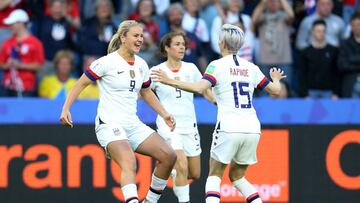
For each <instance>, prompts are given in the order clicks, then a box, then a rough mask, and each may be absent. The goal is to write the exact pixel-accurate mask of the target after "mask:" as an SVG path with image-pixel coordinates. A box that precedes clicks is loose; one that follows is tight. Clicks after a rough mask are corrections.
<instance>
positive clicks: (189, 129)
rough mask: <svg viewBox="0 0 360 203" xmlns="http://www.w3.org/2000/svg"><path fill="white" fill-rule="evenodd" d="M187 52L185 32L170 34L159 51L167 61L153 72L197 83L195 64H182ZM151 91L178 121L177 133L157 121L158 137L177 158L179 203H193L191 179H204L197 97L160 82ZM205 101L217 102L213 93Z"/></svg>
mask: <svg viewBox="0 0 360 203" xmlns="http://www.w3.org/2000/svg"><path fill="white" fill-rule="evenodd" d="M186 48H187V40H186V36H185V34H184V33H183V32H170V33H168V34H166V35H165V36H164V37H163V38H162V40H161V42H160V47H159V53H160V54H161V55H162V56H163V57H165V58H167V60H166V61H165V62H163V63H161V64H159V65H157V66H154V67H152V68H151V69H150V72H151V71H152V70H162V71H164V72H165V73H166V74H167V75H168V76H169V77H171V78H173V79H175V80H181V81H186V82H197V81H199V80H201V78H202V75H201V73H200V71H199V70H198V68H197V67H196V66H195V64H193V63H187V62H184V61H182V59H183V58H184V54H185V51H186ZM151 88H152V89H153V90H154V91H155V92H156V94H157V96H158V98H159V100H160V102H161V104H162V105H163V106H164V108H165V109H166V110H167V111H169V112H170V113H171V115H173V116H174V117H175V119H176V129H175V130H174V132H171V131H170V130H169V127H168V126H167V125H166V123H165V122H164V120H163V119H162V118H161V117H159V116H158V117H157V119H156V125H157V128H158V133H159V134H160V135H161V136H162V137H163V138H164V139H165V140H167V141H168V142H169V143H170V144H171V146H172V147H173V149H174V150H175V151H176V154H177V161H176V164H175V171H176V176H173V178H174V177H176V178H174V179H173V181H174V187H173V190H174V193H175V195H176V196H177V198H178V200H179V202H189V201H190V196H189V183H188V178H191V179H193V180H195V179H198V178H199V177H200V171H201V167H200V153H201V146H200V136H199V132H198V129H197V124H196V115H195V109H194V103H193V97H194V94H193V93H191V92H185V91H182V90H180V89H178V88H173V87H170V86H168V85H164V84H162V83H160V82H153V83H151ZM205 97H206V98H208V100H210V101H211V102H215V97H214V95H213V93H212V91H211V89H210V88H209V89H207V91H205Z"/></svg>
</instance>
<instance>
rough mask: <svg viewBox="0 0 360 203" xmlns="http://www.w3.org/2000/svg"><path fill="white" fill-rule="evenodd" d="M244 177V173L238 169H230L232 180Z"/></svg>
mask: <svg viewBox="0 0 360 203" xmlns="http://www.w3.org/2000/svg"><path fill="white" fill-rule="evenodd" d="M242 177H244V173H239V172H237V171H231V170H230V171H229V179H230V181H231V182H234V181H236V180H239V179H240V178H242Z"/></svg>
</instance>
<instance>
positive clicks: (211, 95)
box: [204, 88, 216, 104]
mask: <svg viewBox="0 0 360 203" xmlns="http://www.w3.org/2000/svg"><path fill="white" fill-rule="evenodd" d="M204 97H205V99H206V100H208V101H209V102H211V103H214V104H216V98H215V95H214V93H213V91H212V90H211V88H208V89H207V90H205V91H204Z"/></svg>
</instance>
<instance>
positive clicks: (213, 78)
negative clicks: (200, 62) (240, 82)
mask: <svg viewBox="0 0 360 203" xmlns="http://www.w3.org/2000/svg"><path fill="white" fill-rule="evenodd" d="M203 78H204V79H210V83H211V84H212V86H215V85H216V82H217V81H216V78H215V77H214V76H212V75H210V74H206V73H205V74H204V76H203Z"/></svg>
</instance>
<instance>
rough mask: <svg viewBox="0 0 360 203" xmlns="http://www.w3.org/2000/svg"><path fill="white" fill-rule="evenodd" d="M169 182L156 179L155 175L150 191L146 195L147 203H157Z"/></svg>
mask: <svg viewBox="0 0 360 203" xmlns="http://www.w3.org/2000/svg"><path fill="white" fill-rule="evenodd" d="M166 183H167V180H163V179H161V178H158V177H156V176H155V175H154V174H153V175H152V178H151V185H150V189H149V191H148V193H147V195H146V202H150V203H156V202H158V200H159V199H160V197H161V194H162V192H163V190H164V188H165V187H166Z"/></svg>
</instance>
